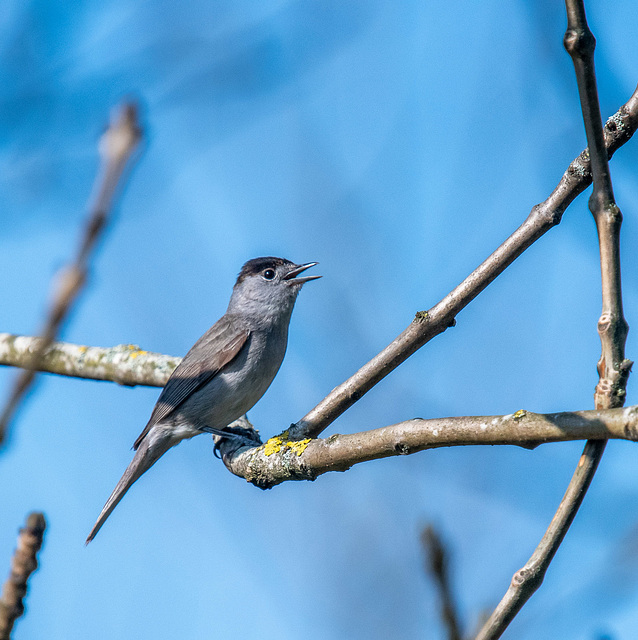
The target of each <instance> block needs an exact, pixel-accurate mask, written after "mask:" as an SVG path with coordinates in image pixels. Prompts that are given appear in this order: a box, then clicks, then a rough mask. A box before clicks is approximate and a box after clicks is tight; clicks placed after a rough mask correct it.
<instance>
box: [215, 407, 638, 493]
mask: <svg viewBox="0 0 638 640" xmlns="http://www.w3.org/2000/svg"><path fill="white" fill-rule="evenodd" d="M232 427H233V430H234V431H235V433H238V434H240V435H244V436H246V437H247V438H248V439H249V440H251V441H252V444H248V443H245V442H242V441H241V440H239V439H236V438H223V439H216V442H217V446H218V448H219V451H220V452H221V454H222V459H223V461H224V464H225V465H226V467H227V468H228V470H229V471H230V472H231V473H234V474H235V475H237V476H240V477H242V478H245V479H246V480H248V481H249V482H252V483H253V484H254V485H255V486H258V487H260V488H262V489H269V488H271V487H274V486H275V485H278V484H281V483H282V482H286V481H288V480H314V479H316V478H317V477H318V476H320V475H322V474H324V473H327V472H329V471H347V470H348V469H350V467H352V466H353V465H355V464H359V463H361V462H367V461H368V460H377V459H380V458H388V457H390V456H399V455H408V454H412V453H416V452H417V451H423V450H425V449H435V448H438V447H455V446H465V445H516V446H519V447H524V448H526V449H534V448H535V447H537V446H538V445H539V444H544V443H549V442H564V441H568V440H586V439H592V438H595V439H601V438H605V439H621V440H631V441H635V440H638V407H627V408H625V409H607V410H591V411H573V412H564V413H549V414H540V413H531V412H529V411H524V410H521V411H517V412H516V413H513V414H509V415H506V416H467V417H454V418H436V419H431V420H423V419H421V418H415V419H413V420H407V421H405V422H400V423H398V424H393V425H390V426H388V427H382V428H380V429H373V430H371V431H362V432H359V433H352V434H343V435H342V434H335V435H332V436H330V437H329V438H326V439H325V440H324V439H314V440H310V439H308V438H306V439H304V440H294V439H293V437H292V435H291V434H290V433H289V432H287V431H286V432H284V433H283V434H281V435H280V436H276V437H274V438H271V439H270V440H268V442H266V443H265V444H261V442H260V440H259V436H258V435H257V434H256V432H255V431H254V430H253V429H252V426H251V425H250V423H249V422H248V421H247V420H246V419H245V418H243V419H241V420H238V421H236V422H235V423H233V425H232ZM255 443H258V444H259V445H260V446H254V444H255Z"/></svg>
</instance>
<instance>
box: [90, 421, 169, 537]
mask: <svg viewBox="0 0 638 640" xmlns="http://www.w3.org/2000/svg"><path fill="white" fill-rule="evenodd" d="M148 435H150V434H148ZM174 444H177V442H176V441H173V440H171V439H170V438H151V437H148V436H147V437H146V438H144V440H142V442H141V443H140V446H139V448H138V449H137V451H136V452H135V456H134V457H133V460H132V461H131V464H129V466H128V467H127V469H126V471H125V472H124V475H123V476H122V477H121V478H120V481H119V482H118V483H117V486H116V487H115V489H113V493H112V494H111V496H110V497H109V499H108V500H107V501H106V504H105V505H104V508H103V509H102V513H100V517H99V518H98V519H97V522H96V523H95V525H94V526H93V529H91V533H89V536H88V538H87V539H86V543H85V544H89V542H91V540H93V538H95V536H96V535H97V532H98V531H99V530H100V529H101V528H102V525H103V524H104V522H105V521H106V519H107V518H108V517H109V516H110V515H111V512H112V511H113V509H115V507H116V506H117V505H118V503H119V502H120V500H121V499H122V498H123V497H124V494H125V493H126V492H127V491H128V490H129V489H130V487H131V485H132V484H133V483H134V482H135V481H136V480H137V479H138V478H139V477H140V476H141V475H142V474H143V473H144V472H145V471H148V469H150V468H151V467H152V466H153V465H154V464H155V463H156V462H157V461H158V460H159V459H160V457H161V456H162V455H163V454H164V453H166V451H168V449H170V448H171V447H172V446H173V445H174Z"/></svg>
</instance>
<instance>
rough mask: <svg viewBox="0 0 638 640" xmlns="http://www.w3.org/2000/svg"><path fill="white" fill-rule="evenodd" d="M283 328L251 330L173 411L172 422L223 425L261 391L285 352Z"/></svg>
mask: <svg viewBox="0 0 638 640" xmlns="http://www.w3.org/2000/svg"><path fill="white" fill-rule="evenodd" d="M287 340H288V327H287V326H286V327H285V330H281V329H277V328H275V329H271V330H269V331H251V333H250V335H249V337H248V339H247V340H246V344H245V345H244V346H243V347H242V349H241V350H240V352H239V353H238V354H237V356H236V357H235V358H234V359H233V360H232V361H231V362H229V363H228V364H227V365H226V366H224V367H223V368H222V370H221V371H220V372H219V373H218V374H217V375H216V376H215V377H214V378H213V379H212V380H211V381H210V382H209V383H208V384H206V385H205V386H204V387H202V388H201V389H199V390H198V391H196V392H195V393H194V394H193V395H192V396H191V397H190V398H188V400H186V401H185V402H184V403H183V405H182V406H181V407H180V408H179V409H178V410H177V411H176V414H177V415H175V416H173V420H174V421H175V422H182V421H186V422H188V423H190V424H192V425H193V426H195V427H199V426H207V427H213V428H215V429H223V428H224V427H226V426H228V425H229V424H230V423H231V422H233V421H234V420H236V419H237V418H239V417H240V416H242V415H243V414H244V413H246V412H247V411H248V410H249V409H251V408H252V407H253V406H254V405H255V403H256V402H257V401H258V400H259V399H260V398H261V397H262V396H263V395H264V393H265V392H266V390H267V389H268V387H269V386H270V383H271V382H272V381H273V379H274V377H275V375H276V374H277V371H278V370H279V367H280V366H281V363H282V361H283V359H284V355H285V353H286V344H287Z"/></svg>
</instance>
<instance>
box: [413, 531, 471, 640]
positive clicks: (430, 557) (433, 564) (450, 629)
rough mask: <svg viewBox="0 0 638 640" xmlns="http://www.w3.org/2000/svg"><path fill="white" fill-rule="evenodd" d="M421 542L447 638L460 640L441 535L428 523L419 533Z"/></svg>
mask: <svg viewBox="0 0 638 640" xmlns="http://www.w3.org/2000/svg"><path fill="white" fill-rule="evenodd" d="M421 544H422V545H423V549H424V551H425V553H426V557H427V561H426V565H425V566H426V570H427V571H428V573H429V574H430V575H431V576H432V580H433V582H434V584H435V585H436V587H437V590H438V592H439V600H440V602H441V620H442V621H443V624H444V626H445V628H446V630H447V637H448V640H462V638H463V635H462V633H461V623H460V622H459V614H458V607H457V606H456V602H455V600H454V594H453V592H452V588H451V586H450V576H449V570H448V560H449V554H448V551H447V549H446V548H445V545H444V544H443V541H442V540H441V536H440V535H439V534H438V533H437V531H436V529H435V528H434V527H433V526H432V525H428V526H427V527H425V529H423V531H422V533H421Z"/></svg>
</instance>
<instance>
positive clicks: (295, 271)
mask: <svg viewBox="0 0 638 640" xmlns="http://www.w3.org/2000/svg"><path fill="white" fill-rule="evenodd" d="M316 264H319V263H318V262H308V263H307V264H299V265H297V266H295V267H293V268H292V269H291V270H290V271H289V272H288V273H287V274H286V275H285V276H284V277H283V279H284V280H287V281H288V283H289V284H304V283H305V282H310V281H311V280H317V278H321V276H304V277H303V278H297V277H296V276H298V275H299V274H300V273H303V272H304V271H305V270H306V269H310V267H314V266H315V265H316Z"/></svg>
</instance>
